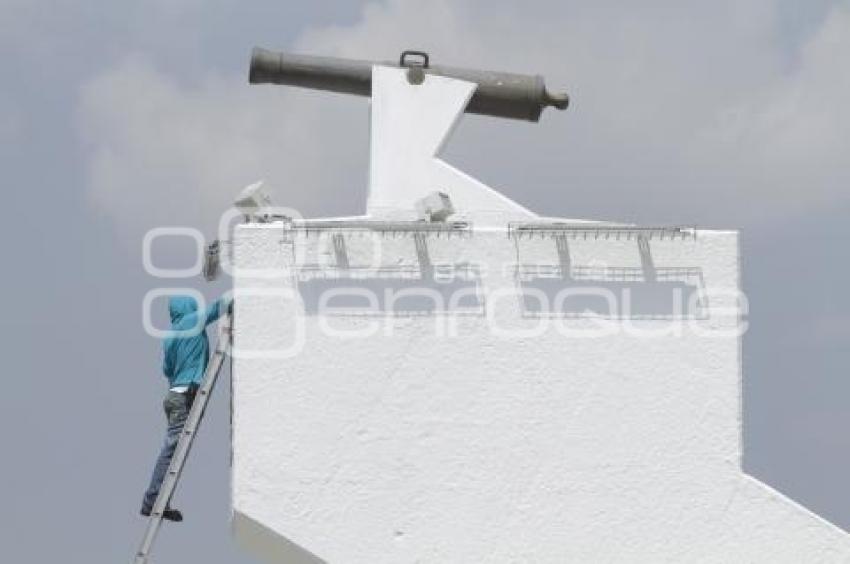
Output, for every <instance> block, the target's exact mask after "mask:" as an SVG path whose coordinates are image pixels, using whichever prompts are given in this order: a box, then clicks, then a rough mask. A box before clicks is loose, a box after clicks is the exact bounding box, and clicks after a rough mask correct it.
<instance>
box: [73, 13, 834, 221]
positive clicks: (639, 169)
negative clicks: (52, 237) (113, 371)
mask: <svg viewBox="0 0 850 564" xmlns="http://www.w3.org/2000/svg"><path fill="white" fill-rule="evenodd" d="M776 21H777V18H776V6H775V3H773V2H768V1H758V2H749V3H746V4H745V5H744V6H743V7H742V6H741V5H740V4H739V3H736V2H731V1H730V2H728V3H712V4H711V5H704V6H703V5H695V4H688V6H687V7H684V6H683V5H676V6H673V7H671V6H669V5H665V6H661V5H660V4H659V5H651V4H650V5H647V4H644V3H641V5H639V6H638V5H635V6H629V7H623V6H618V7H617V9H616V10H614V9H611V8H607V7H605V6H602V5H599V4H598V3H597V4H593V5H587V4H582V5H578V4H573V3H572V2H569V3H567V2H564V3H555V4H553V5H551V6H548V7H547V8H546V9H535V6H534V5H533V4H527V3H523V4H522V6H517V5H509V6H505V5H502V4H501V3H488V4H487V6H486V9H481V5H480V4H473V3H471V2H459V1H452V2H449V1H447V0H437V1H434V2H429V3H427V4H426V3H421V2H407V1H401V0H392V1H389V2H386V3H371V4H369V5H367V6H366V7H365V8H364V10H363V14H362V18H361V19H360V21H359V22H357V23H356V24H355V25H353V26H348V27H339V26H327V27H322V28H314V29H309V30H306V31H305V32H304V33H303V34H302V36H301V37H300V38H299V39H298V41H297V42H296V43H295V45H294V47H293V50H296V51H300V52H312V53H317V54H331V55H340V56H348V57H358V58H374V59H379V60H389V59H393V58H394V57H395V56H396V54H397V53H398V52H400V51H401V50H402V49H403V48H411V47H415V48H424V49H426V50H429V51H430V52H431V53H432V57H433V59H434V60H435V61H437V62H438V63H447V64H452V65H456V66H462V65H466V66H473V67H485V68H496V69H505V70H516V71H526V72H540V73H541V74H544V75H545V76H546V77H547V81H548V82H549V84H550V85H552V86H559V85H566V86H567V87H568V90H569V91H570V92H571V94H572V96H573V100H574V104H573V107H572V108H571V109H570V110H569V111H568V112H567V113H566V114H555V113H554V112H553V111H552V110H548V111H547V112H546V113H545V114H544V118H543V123H541V124H540V125H539V126H537V127H530V126H523V125H521V124H519V125H518V124H504V123H499V122H498V121H496V120H487V119H486V118H481V119H473V120H469V122H468V123H467V124H466V126H465V127H464V128H462V130H461V131H460V135H459V137H460V139H459V141H462V142H463V143H464V144H465V146H464V147H461V146H457V147H453V148H452V150H453V151H455V153H456V154H457V156H458V158H461V159H462V160H463V161H464V164H465V165H466V166H467V167H471V168H472V169H474V171H478V172H480V175H482V176H484V179H485V180H488V181H491V182H492V183H493V184H494V185H496V186H506V188H505V190H504V191H505V193H506V194H508V195H509V196H511V197H514V198H516V199H518V200H520V201H521V202H522V203H523V204H526V205H529V206H530V207H532V208H536V209H546V210H547V211H548V212H553V211H554V212H557V213H563V214H565V215H572V216H575V215H576V214H575V213H574V212H575V210H580V211H584V212H586V213H587V214H588V215H593V216H595V217H606V218H612V219H613V218H621V217H622V216H623V215H624V214H626V215H627V214H629V213H630V210H635V209H637V210H639V212H638V213H637V214H636V215H633V216H630V217H628V218H629V219H638V220H640V219H643V218H645V217H649V218H656V217H662V218H664V217H675V218H677V219H680V218H681V219H690V218H693V219H694V220H697V221H701V222H705V221H710V222H714V223H715V224H716V223H721V224H722V225H721V226H734V225H735V224H737V223H739V222H754V221H758V220H759V218H766V219H767V220H778V219H781V218H782V217H784V216H785V215H786V214H792V213H798V212H800V211H801V210H806V209H816V208H818V207H820V206H824V205H828V204H829V203H830V202H832V201H834V200H835V199H837V198H846V197H847V194H848V191H847V190H846V186H847V181H848V173H847V172H846V166H844V165H843V163H842V158H845V156H846V154H848V144H850V142H848V138H850V136H848V133H850V112H846V111H845V109H844V107H843V105H844V100H846V99H850V78H849V77H848V72H847V70H846V63H845V62H844V61H843V60H842V58H843V56H844V54H846V53H848V52H850V33H848V29H850V12H848V10H847V9H842V8H836V9H834V10H833V11H832V12H831V13H830V15H829V17H828V18H827V19H826V20H825V21H824V22H823V23H822V25H821V26H820V28H819V29H817V30H816V32H815V33H814V34H813V35H812V36H811V37H810V38H809V39H808V40H807V41H806V42H805V43H804V44H803V45H802V47H801V48H800V49H799V50H795V49H789V48H788V46H787V45H784V44H782V42H781V37H777V23H776ZM789 52H790V53H791V55H792V57H794V58H792V59H789V55H788V53H789ZM246 66H247V61H246ZM367 119H368V118H367V112H366V104H365V102H364V101H362V100H359V99H350V98H346V97H343V96H334V95H326V94H312V93H304V92H301V91H297V90H293V89H283V88H273V87H256V86H252V87H249V86H247V84H246V83H245V78H244V75H240V76H210V77H209V78H208V79H207V80H205V81H203V82H202V83H200V84H184V83H181V82H180V81H179V80H178V79H177V78H175V77H172V76H168V75H165V74H163V73H162V72H159V71H157V68H156V66H155V65H154V64H153V63H152V62H150V61H146V60H144V59H138V58H137V59H132V58H131V59H125V60H124V61H123V62H121V63H120V64H119V65H118V66H116V67H115V68H112V69H109V70H107V71H106V72H104V73H103V74H102V75H101V76H99V77H97V78H96V79H94V80H92V81H90V82H89V83H88V84H86V85H85V87H84V88H83V90H82V92H81V96H80V107H79V122H80V125H81V129H82V131H83V133H84V138H85V139H86V140H87V141H88V142H89V143H90V149H91V152H90V154H91V162H90V175H91V195H92V197H93V201H94V202H96V204H97V205H98V206H100V207H101V208H102V209H103V210H104V211H105V212H107V213H108V214H110V215H111V216H112V217H114V218H115V220H116V221H117V222H118V223H119V224H121V225H125V226H131V227H132V228H133V229H139V228H144V227H147V226H150V225H153V224H162V223H177V222H179V223H182V224H194V225H201V224H204V222H213V221H214V218H215V217H217V214H218V213H219V212H220V210H221V209H223V207H224V206H225V205H226V204H227V202H228V201H229V198H230V197H231V196H232V195H233V193H234V192H235V191H236V190H237V189H238V188H239V187H240V186H242V185H244V184H246V183H247V182H250V181H253V180H254V179H256V178H260V177H265V178H268V179H269V180H270V182H271V183H272V185H274V186H276V187H277V190H278V196H279V199H280V200H281V201H282V202H283V203H285V204H286V205H291V206H294V207H299V208H301V209H303V210H304V211H305V213H308V214H316V213H350V212H355V211H358V207H359V206H360V205H361V201H362V198H363V197H364V188H365V182H366V175H365V168H366V159H367V142H366V135H367Z"/></svg>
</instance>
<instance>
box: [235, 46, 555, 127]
mask: <svg viewBox="0 0 850 564" xmlns="http://www.w3.org/2000/svg"><path fill="white" fill-rule="evenodd" d="M374 65H382V66H391V67H397V68H406V69H408V80H409V81H410V82H411V83H413V84H419V83H421V82H422V81H423V80H425V79H426V76H427V75H435V76H445V77H449V78H457V79H460V80H466V81H468V82H474V83H475V84H477V85H478V87H477V88H476V89H475V92H474V93H473V95H472V99H471V100H470V101H469V104H468V105H467V107H466V111H467V112H469V113H473V114H482V115H488V116H494V117H502V118H510V119H522V120H528V121H538V120H539V119H540V114H541V112H542V111H543V108H545V107H547V106H554V107H556V108H558V109H559V110H563V109H566V107H567V105H568V104H569V97H568V96H567V94H566V93H563V92H557V93H552V92H549V91H548V90H547V89H546V85H545V83H544V82H543V77H541V76H539V75H525V74H515V73H506V72H493V71H482V70H472V69H461V68H453V67H444V66H431V65H430V61H429V58H428V55H427V54H426V53H423V52H421V51H405V52H404V53H402V55H401V58H400V59H399V61H398V62H372V61H363V60H355V59H341V58H336V57H314V56H310V55H292V54H289V53H275V52H272V51H267V50H266V49H260V48H259V47H255V48H254V51H253V53H252V55H251V71H250V74H249V78H248V81H249V82H250V83H251V84H283V85H287V86H300V87H302V88H312V89H314V90H327V91H330V92H341V93H345V94H356V95H358V96H370V95H371V94H372V67H373V66H374Z"/></svg>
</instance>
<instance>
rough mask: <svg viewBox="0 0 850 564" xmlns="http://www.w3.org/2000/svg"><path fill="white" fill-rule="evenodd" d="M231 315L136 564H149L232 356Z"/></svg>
mask: <svg viewBox="0 0 850 564" xmlns="http://www.w3.org/2000/svg"><path fill="white" fill-rule="evenodd" d="M231 322H232V319H231V314H229V313H228V314H225V315H224V316H222V317H221V319H220V320H219V326H218V342H217V343H216V347H215V352H214V353H213V357H212V358H211V359H210V363H209V364H208V365H207V370H206V373H205V374H204V380H203V382H202V383H201V386H200V388H198V391H197V393H196V395H195V402H194V403H193V404H192V408H191V409H190V410H189V415H188V417H187V418H186V423H185V425H184V426H183V431H182V432H181V433H180V440H179V441H178V442H177V447H176V448H175V450H174V457H173V458H172V459H171V464H170V465H169V467H168V472H167V473H166V474H165V479H164V480H163V481H162V486H161V487H160V490H159V495H158V496H157V498H156V502H155V503H154V505H153V509H152V510H151V516H150V520H149V521H148V527H147V530H146V531H145V536H144V538H143V539H142V544H141V546H140V547H139V551H138V552H137V553H136V560H135V564H147V563H148V562H149V558H150V553H151V549H152V548H153V543H154V540H156V535H157V533H158V532H159V528H160V526H161V525H162V512H163V511H165V508H166V507H168V504H169V502H170V501H171V496H172V495H174V489H175V488H176V487H177V482H178V480H180V474H181V473H182V472H183V467H184V466H185V465H186V459H187V458H188V456H189V451H190V450H191V449H192V443H193V442H194V440H195V434H196V433H197V431H198V426H199V425H200V424H201V420H203V418H204V411H205V410H206V408H207V403H209V400H210V394H211V393H212V391H213V388H214V387H215V383H216V380H218V375H219V373H221V368H222V367H223V366H224V358H225V356H227V355H228V354H229V352H230V345H231V337H232V333H231Z"/></svg>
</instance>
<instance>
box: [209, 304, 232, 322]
mask: <svg viewBox="0 0 850 564" xmlns="http://www.w3.org/2000/svg"><path fill="white" fill-rule="evenodd" d="M231 303H233V300H231V299H226V298H219V299H217V300H216V301H214V302H213V303H212V304H210V307H208V308H207V310H206V312H205V315H206V325H209V324H210V323H213V322H215V321H216V320H217V319H218V318H219V317H221V316H222V315H224V314H225V313H227V310H228V309H229V308H230V304H231Z"/></svg>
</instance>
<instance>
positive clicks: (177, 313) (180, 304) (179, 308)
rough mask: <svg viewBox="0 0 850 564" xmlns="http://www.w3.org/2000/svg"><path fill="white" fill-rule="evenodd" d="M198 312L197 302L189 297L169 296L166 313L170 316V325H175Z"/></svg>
mask: <svg viewBox="0 0 850 564" xmlns="http://www.w3.org/2000/svg"><path fill="white" fill-rule="evenodd" d="M197 310H198V302H197V301H196V300H195V298H192V297H190V296H171V297H170V298H168V313H169V314H171V323H177V322H178V321H180V319H181V318H182V317H183V316H184V315H186V314H189V313H193V312H195V311H197Z"/></svg>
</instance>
